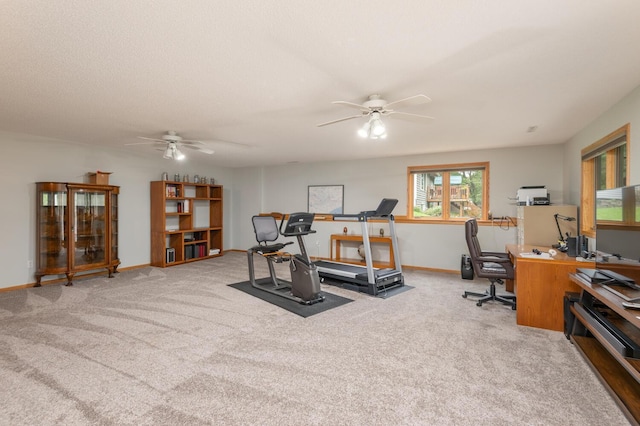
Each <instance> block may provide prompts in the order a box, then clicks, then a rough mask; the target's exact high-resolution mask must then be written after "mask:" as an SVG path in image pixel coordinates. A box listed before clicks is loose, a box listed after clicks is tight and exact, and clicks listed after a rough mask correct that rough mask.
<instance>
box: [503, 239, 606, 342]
mask: <svg viewBox="0 0 640 426" xmlns="http://www.w3.org/2000/svg"><path fill="white" fill-rule="evenodd" d="M534 248H537V249H538V250H540V251H541V252H543V253H544V252H547V251H548V250H549V249H550V247H543V246H534V245H526V244H525V245H517V244H508V245H507V252H508V253H509V255H510V256H511V260H512V261H513V264H514V266H515V280H514V281H513V283H509V282H507V283H506V286H505V287H506V289H507V290H509V289H510V288H509V287H510V286H511V288H512V289H513V290H512V291H513V292H514V293H515V294H516V297H517V309H516V322H517V323H518V325H526V326H529V327H538V328H544V329H547V330H555V331H563V330H564V295H565V293H566V292H568V291H570V292H576V293H579V292H580V287H579V286H578V285H577V284H576V283H575V282H573V281H571V279H570V278H569V274H571V273H575V272H576V268H593V267H594V264H593V262H580V261H577V260H576V259H575V258H574V257H569V256H567V254H566V253H562V252H558V254H556V255H555V256H554V257H553V258H552V259H543V258H538V257H537V256H536V257H532V256H528V255H527V256H523V255H522V253H527V254H528V253H533V249H534ZM556 251H557V250H556Z"/></svg>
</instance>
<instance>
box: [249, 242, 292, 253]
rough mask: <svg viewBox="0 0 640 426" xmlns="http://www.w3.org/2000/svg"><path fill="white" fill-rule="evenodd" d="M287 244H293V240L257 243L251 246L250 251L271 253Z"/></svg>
mask: <svg viewBox="0 0 640 426" xmlns="http://www.w3.org/2000/svg"><path fill="white" fill-rule="evenodd" d="M289 244H293V241H288V242H286V243H276V244H267V245H257V246H253V247H251V251H253V252H255V253H260V254H271V253H277V252H279V251H280V250H282V249H283V248H284V247H285V246H288V245H289Z"/></svg>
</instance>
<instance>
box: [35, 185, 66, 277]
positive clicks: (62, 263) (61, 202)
mask: <svg viewBox="0 0 640 426" xmlns="http://www.w3.org/2000/svg"><path fill="white" fill-rule="evenodd" d="M38 209H39V211H38V227H39V229H38V236H39V241H38V267H39V269H41V270H44V269H51V270H55V269H66V268H67V248H68V244H67V241H66V238H65V236H66V232H65V229H66V226H67V192H66V190H65V189H62V188H54V187H53V185H52V188H51V190H42V191H39V194H38Z"/></svg>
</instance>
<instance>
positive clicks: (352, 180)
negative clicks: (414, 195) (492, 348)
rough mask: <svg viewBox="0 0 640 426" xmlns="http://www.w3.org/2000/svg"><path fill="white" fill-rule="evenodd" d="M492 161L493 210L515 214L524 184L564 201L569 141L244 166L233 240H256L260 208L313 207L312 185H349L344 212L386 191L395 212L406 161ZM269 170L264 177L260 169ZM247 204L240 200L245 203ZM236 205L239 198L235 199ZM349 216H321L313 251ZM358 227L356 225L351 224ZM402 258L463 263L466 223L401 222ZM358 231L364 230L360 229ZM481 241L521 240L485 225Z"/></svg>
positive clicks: (491, 244)
mask: <svg viewBox="0 0 640 426" xmlns="http://www.w3.org/2000/svg"><path fill="white" fill-rule="evenodd" d="M479 161H488V162H489V163H490V194H489V197H490V209H491V211H492V213H493V214H494V215H495V216H512V217H515V216H516V206H515V201H514V200H512V199H510V198H514V197H515V195H516V191H517V190H518V188H520V187H521V186H525V185H545V186H546V187H547V189H549V192H550V196H551V200H552V202H554V203H558V204H560V203H563V202H564V194H563V184H562V164H563V147H562V146H561V145H547V146H537V147H522V148H508V149H493V150H477V151H465V152H449V153H440V154H429V155H414V156H405V157H395V158H384V159H372V160H359V161H342V162H330V163H312V164H288V165H283V166H278V167H265V168H262V169H261V170H260V171H257V170H255V169H238V170H235V171H234V178H233V182H234V188H235V189H239V188H240V187H242V188H243V191H242V193H240V191H238V192H237V195H238V196H239V197H240V198H241V199H242V200H244V201H243V202H242V204H243V207H249V206H252V207H253V211H250V210H245V209H243V210H240V211H239V212H237V218H238V220H241V221H242V222H243V223H244V224H245V225H244V226H242V225H240V224H238V225H239V226H237V227H235V228H234V238H233V243H234V245H235V247H236V248H243V249H246V248H248V247H250V246H251V245H254V244H255V238H254V235H253V229H252V227H251V221H250V219H251V216H252V215H254V214H257V213H259V212H274V211H275V212H283V213H289V212H294V211H306V210H307V187H308V185H344V210H345V213H357V212H359V211H362V210H373V209H375V208H376V206H377V205H378V203H379V201H380V200H381V199H382V198H384V197H387V198H397V199H398V200H399V203H398V206H397V207H396V209H395V211H394V214H395V215H397V216H400V215H406V214H407V209H408V202H407V167H408V166H420V165H436V164H451V163H468V162H479ZM259 175H261V176H262V183H259V182H260V179H259V178H258V176H259ZM239 203H240V202H239ZM234 207H235V205H234ZM344 225H345V223H343V222H319V221H317V222H316V223H315V225H314V228H315V229H316V230H317V233H316V234H315V235H312V236H309V237H308V239H307V246H308V247H307V248H308V250H309V251H310V253H311V254H312V255H317V254H318V253H319V255H320V256H322V257H328V256H329V241H330V240H329V236H330V235H331V234H332V233H341V232H342V228H343V227H344ZM348 226H349V228H350V229H351V228H352V226H351V225H348ZM396 230H397V233H398V245H399V246H400V259H401V262H402V264H404V265H410V266H420V267H428V268H437V269H447V270H459V268H460V257H461V255H462V254H463V253H467V248H466V242H465V239H464V230H463V227H462V223H460V224H454V225H452V224H440V225H439V224H404V223H397V224H396ZM356 233H360V230H359V229H357V232H356ZM480 240H481V243H482V244H483V249H485V250H500V251H503V250H504V246H505V244H506V243H514V242H515V241H516V232H515V229H514V228H513V227H510V228H509V229H502V228H500V227H499V226H494V227H484V226H483V227H481V229H480Z"/></svg>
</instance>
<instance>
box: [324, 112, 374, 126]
mask: <svg viewBox="0 0 640 426" xmlns="http://www.w3.org/2000/svg"><path fill="white" fill-rule="evenodd" d="M367 115H369V114H368V113H367V114H365V113H363V114H360V115H352V116H351V117H344V118H338V119H337V120H332V121H327V122H326V123H320V124H318V125H317V126H318V127H322V126H328V125H329V124H334V123H339V122H341V121H346V120H351V119H352V118H362V117H366V116H367Z"/></svg>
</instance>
